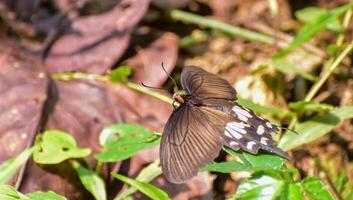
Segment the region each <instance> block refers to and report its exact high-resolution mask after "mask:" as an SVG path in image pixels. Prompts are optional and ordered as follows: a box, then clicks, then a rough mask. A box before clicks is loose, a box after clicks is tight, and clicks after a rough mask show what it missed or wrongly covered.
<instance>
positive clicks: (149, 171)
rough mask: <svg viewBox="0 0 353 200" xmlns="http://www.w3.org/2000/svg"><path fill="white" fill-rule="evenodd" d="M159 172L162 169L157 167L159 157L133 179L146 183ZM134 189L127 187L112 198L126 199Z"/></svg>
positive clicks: (159, 173) (116, 199)
mask: <svg viewBox="0 0 353 200" xmlns="http://www.w3.org/2000/svg"><path fill="white" fill-rule="evenodd" d="M161 174H162V169H161V168H160V167H159V159H156V160H155V161H154V162H153V163H151V164H150V165H148V166H147V167H145V168H144V169H143V170H141V172H140V173H139V175H137V177H136V179H135V180H137V181H142V182H146V183H148V182H150V181H152V180H153V179H155V178H156V177H157V176H159V175H161ZM136 191H137V189H136V188H134V187H130V188H129V189H127V190H125V191H123V192H121V193H120V194H118V195H117V196H116V197H115V198H114V200H122V199H126V198H127V197H128V196H130V195H132V194H133V193H134V192H136Z"/></svg>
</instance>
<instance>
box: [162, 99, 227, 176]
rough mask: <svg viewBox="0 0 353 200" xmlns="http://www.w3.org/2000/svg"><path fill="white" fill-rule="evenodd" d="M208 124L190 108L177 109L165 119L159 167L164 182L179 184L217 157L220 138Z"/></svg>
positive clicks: (181, 107) (202, 116) (201, 115)
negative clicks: (163, 176) (165, 179)
mask: <svg viewBox="0 0 353 200" xmlns="http://www.w3.org/2000/svg"><path fill="white" fill-rule="evenodd" d="M208 120H209V118H208V116H207V115H205V113H204V112H202V111H201V110H200V109H199V108H198V107H193V106H191V105H181V106H180V107H179V108H178V109H177V110H176V111H174V112H173V114H172V116H171V117H170V118H169V120H168V122H167V124H166V126H165V128H164V131H163V135H162V141H161V148H160V159H161V167H162V170H163V173H164V175H165V177H166V178H167V180H168V181H170V182H172V183H182V182H184V181H185V180H187V179H189V178H191V177H193V176H195V175H196V174H197V170H198V169H199V168H200V167H202V166H204V165H206V164H208V163H210V162H212V161H213V160H214V159H215V158H216V157H217V156H218V154H219V151H220V149H221V147H222V136H221V134H220V133H219V132H218V131H217V130H216V129H215V128H214V127H213V126H212V125H211V124H210V123H208Z"/></svg>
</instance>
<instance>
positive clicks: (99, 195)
mask: <svg viewBox="0 0 353 200" xmlns="http://www.w3.org/2000/svg"><path fill="white" fill-rule="evenodd" d="M71 165H72V167H73V168H74V169H75V171H76V172H77V174H78V177H79V178H80V181H81V183H82V185H83V186H84V187H85V188H86V189H87V190H88V191H89V192H90V193H91V194H92V195H93V196H94V198H95V199H97V200H106V199H107V193H106V191H105V183H104V181H103V180H102V178H101V177H99V176H98V175H97V174H96V173H94V172H93V171H91V170H89V169H87V168H85V167H83V166H82V165H81V164H80V163H79V162H78V161H75V160H73V161H72V162H71Z"/></svg>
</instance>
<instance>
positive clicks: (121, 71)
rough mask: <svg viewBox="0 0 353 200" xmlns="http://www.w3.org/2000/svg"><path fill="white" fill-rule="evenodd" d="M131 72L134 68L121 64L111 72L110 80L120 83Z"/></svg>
mask: <svg viewBox="0 0 353 200" xmlns="http://www.w3.org/2000/svg"><path fill="white" fill-rule="evenodd" d="M131 73H132V70H131V68H130V67H126V66H120V67H118V68H116V69H114V70H113V71H111V72H110V76H109V80H110V81H111V82H113V83H120V82H123V81H124V80H125V79H126V78H127V77H128V76H130V75H131Z"/></svg>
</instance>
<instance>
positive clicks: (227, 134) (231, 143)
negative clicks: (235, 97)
mask: <svg viewBox="0 0 353 200" xmlns="http://www.w3.org/2000/svg"><path fill="white" fill-rule="evenodd" d="M204 103H205V104H206V106H205V107H202V111H203V112H204V113H205V114H207V115H212V114H213V115H214V118H215V119H213V121H216V120H222V121H223V123H222V122H217V123H216V124H213V125H214V126H217V127H218V129H219V131H221V132H222V133H224V134H223V144H224V145H226V146H228V147H230V148H232V149H234V150H239V149H242V150H243V151H246V152H249V153H252V154H257V153H258V150H259V149H263V150H265V151H268V152H271V153H274V154H277V155H279V156H281V157H283V158H286V159H288V155H287V153H285V152H284V151H282V150H281V149H279V148H277V147H276V144H275V142H274V141H273V139H272V136H271V133H277V132H278V131H279V129H278V127H277V126H276V125H274V124H271V123H270V122H269V121H268V120H267V119H263V118H261V117H259V116H257V115H256V114H255V113H254V112H253V111H252V110H250V109H248V108H245V107H243V106H241V105H239V104H237V103H234V102H231V101H227V100H223V99H210V100H207V101H205V102H204ZM217 111H218V112H220V113H218V114H215V113H217ZM221 113H224V114H223V115H227V116H222V114H221ZM220 126H221V127H220ZM221 128H223V129H221Z"/></svg>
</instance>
